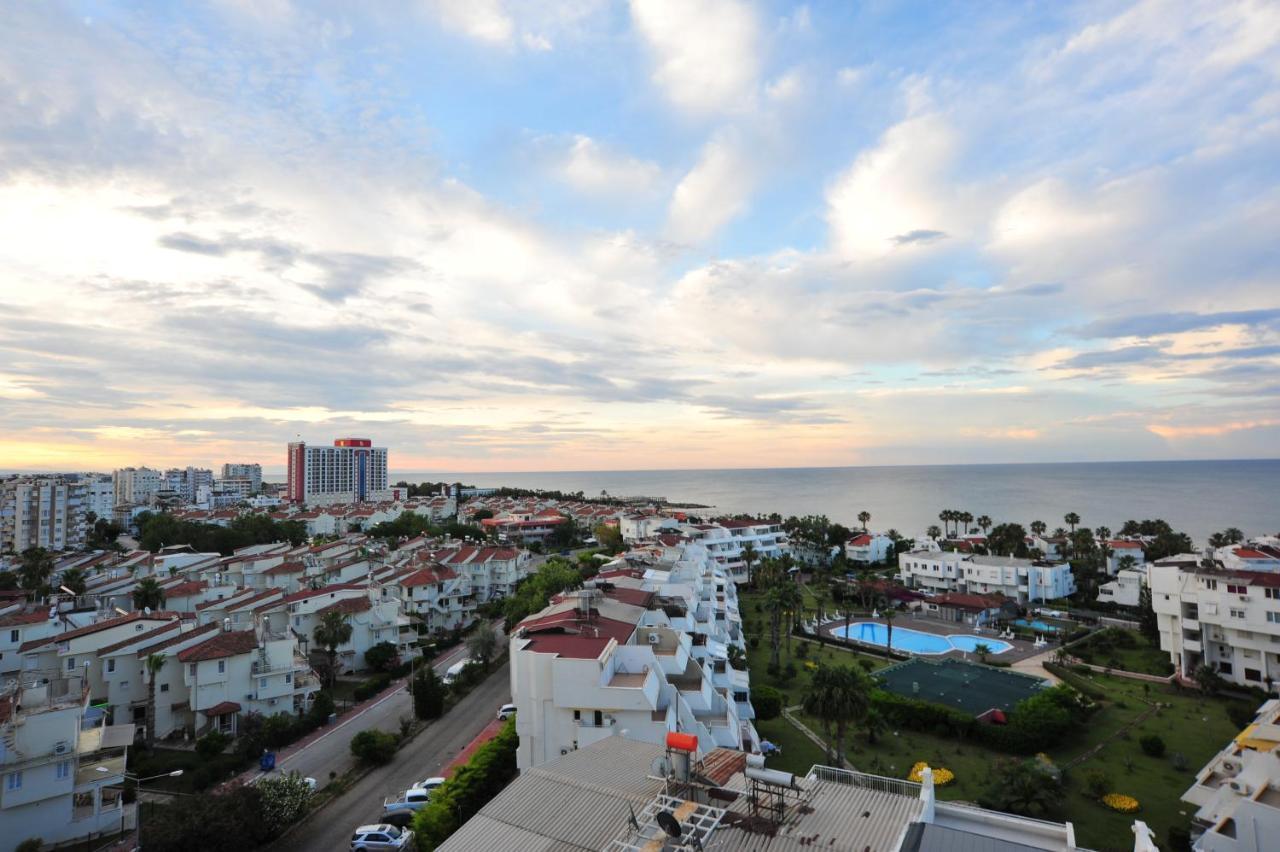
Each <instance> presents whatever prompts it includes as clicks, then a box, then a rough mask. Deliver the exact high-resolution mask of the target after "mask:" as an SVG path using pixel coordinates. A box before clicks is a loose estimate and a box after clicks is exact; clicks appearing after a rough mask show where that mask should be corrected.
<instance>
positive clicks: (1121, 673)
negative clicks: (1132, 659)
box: [1067, 656, 1177, 683]
mask: <svg viewBox="0 0 1280 852" xmlns="http://www.w3.org/2000/svg"><path fill="white" fill-rule="evenodd" d="M1067 665H1071V666H1084V667H1085V668H1086V669H1088V670H1089V671H1093V672H1097V673H1098V674H1110V675H1115V676H1116V677H1123V678H1128V679H1129V680H1144V681H1146V682H1147V683H1173V679H1174V678H1175V677H1177V674H1176V673H1175V674H1171V675H1153V674H1147V673H1146V672H1130V671H1125V670H1124V669H1115V668H1111V667H1110V666H1098V665H1094V664H1093V663H1086V662H1085V661H1084V660H1082V659H1080V658H1079V657H1071V656H1068V657H1067Z"/></svg>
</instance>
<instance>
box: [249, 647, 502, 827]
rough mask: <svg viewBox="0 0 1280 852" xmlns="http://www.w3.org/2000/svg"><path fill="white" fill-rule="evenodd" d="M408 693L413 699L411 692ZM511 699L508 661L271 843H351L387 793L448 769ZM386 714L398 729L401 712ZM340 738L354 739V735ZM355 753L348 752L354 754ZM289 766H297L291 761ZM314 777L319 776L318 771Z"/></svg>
mask: <svg viewBox="0 0 1280 852" xmlns="http://www.w3.org/2000/svg"><path fill="white" fill-rule="evenodd" d="M402 697H404V698H406V699H407V696H402ZM510 700H511V679H510V669H509V668H508V665H507V664H505V663H504V664H503V665H502V666H500V667H499V668H497V669H496V670H494V672H493V673H492V674H491V675H489V677H488V678H486V679H485V681H484V682H483V683H481V684H480V685H478V686H476V687H475V688H474V689H473V690H472V691H471V692H470V693H469V694H468V695H467V696H466V697H465V698H463V699H462V700H461V701H460V702H458V703H457V704H456V705H454V707H453V709H451V710H450V711H449V712H448V713H446V714H445V715H444V716H442V717H441V718H439V719H437V720H436V721H434V722H432V723H431V724H430V726H428V727H427V729H426V730H425V731H423V732H421V733H420V734H418V736H417V737H415V738H414V740H413V741H412V742H411V743H409V745H408V746H406V747H404V748H402V749H401V750H400V751H398V752H396V756H395V759H394V760H393V761H392V762H391V763H390V764H388V765H387V766H382V767H379V768H377V769H374V770H373V771H372V772H370V773H369V774H367V775H365V776H364V777H363V778H361V779H360V780H359V781H358V782H356V785H355V786H354V787H353V788H352V789H350V790H348V791H347V792H346V793H344V794H343V795H341V796H339V797H338V798H337V799H335V800H333V801H332V802H330V803H329V804H327V805H325V806H324V807H323V808H321V809H320V810H319V811H316V812H315V813H313V814H311V815H310V816H308V817H307V818H306V820H304V821H303V822H302V823H301V824H300V825H298V826H297V827H296V828H295V829H294V830H293V831H292V832H291V833H290V834H289V835H287V836H286V837H284V838H282V839H281V840H279V841H277V842H276V843H275V844H273V845H272V846H271V847H270V848H271V849H273V850H277V851H278V852H306V850H319V849H346V848H348V846H349V844H350V841H351V833H352V831H353V830H354V829H355V828H356V827H357V826H360V825H365V824H368V823H374V822H378V820H379V819H380V817H381V814H382V800H383V798H384V797H385V796H389V795H391V794H392V793H395V792H398V791H400V790H404V789H405V788H407V787H408V786H409V785H411V784H412V783H413V782H415V781H420V780H422V779H423V778H428V777H430V776H432V775H440V774H442V773H441V770H442V769H444V767H445V766H447V765H448V764H449V762H450V761H451V760H453V758H454V757H455V756H457V754H458V753H459V752H460V751H462V750H463V749H464V748H466V747H467V744H468V743H470V742H471V741H472V740H473V739H474V738H475V737H476V736H477V735H478V734H480V732H481V731H483V730H484V729H485V727H486V726H487V725H488V724H489V722H491V721H492V720H493V719H494V718H495V717H496V715H497V712H498V708H499V707H501V706H502V705H503V704H506V703H507V702H509V701H510ZM384 715H389V717H390V718H391V719H392V725H391V726H389V727H388V726H383V727H384V729H385V730H392V729H394V727H395V722H394V720H395V719H397V718H398V716H397V715H395V714H394V713H392V714H384ZM366 727H370V726H369V725H368V724H358V725H356V726H355V729H354V730H353V731H352V733H353V734H354V733H355V732H356V731H359V730H362V729H364V728H366ZM339 739H343V740H344V741H346V742H349V740H350V738H349V737H342V738H339ZM344 747H345V742H344ZM349 755H350V752H347V757H348V758H349ZM302 757H303V755H299V758H302ZM288 768H291V767H289V766H286V769H288ZM324 773H325V779H324V780H325V781H327V780H328V770H327V769H325V770H324ZM314 777H316V778H317V779H319V776H318V775H316V776H314Z"/></svg>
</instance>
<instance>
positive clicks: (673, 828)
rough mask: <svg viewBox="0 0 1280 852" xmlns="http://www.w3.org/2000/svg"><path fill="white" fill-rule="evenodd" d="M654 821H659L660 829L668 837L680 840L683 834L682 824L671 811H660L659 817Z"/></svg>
mask: <svg viewBox="0 0 1280 852" xmlns="http://www.w3.org/2000/svg"><path fill="white" fill-rule="evenodd" d="M654 819H656V820H657V821H658V828H660V829H662V830H663V832H664V833H666V835H667V837H673V838H679V837H680V835H681V834H682V833H683V832H681V830H680V822H679V821H678V820H677V819H676V818H675V816H674V815H673V814H672V813H671V811H658V815H657V816H656V817H654Z"/></svg>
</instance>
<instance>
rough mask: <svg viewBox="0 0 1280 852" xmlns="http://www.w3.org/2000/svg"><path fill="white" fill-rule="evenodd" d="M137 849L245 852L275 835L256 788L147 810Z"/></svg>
mask: <svg viewBox="0 0 1280 852" xmlns="http://www.w3.org/2000/svg"><path fill="white" fill-rule="evenodd" d="M141 822H142V836H141V837H140V838H139V844H138V845H139V846H141V847H142V848H143V849H147V850H148V852H186V850H189V849H199V850H201V852H244V850H245V849H250V848H253V847H254V846H260V845H262V844H264V843H266V842H267V841H269V840H271V839H273V838H274V837H275V835H276V833H277V829H275V828H274V827H273V826H272V825H270V824H269V823H268V822H267V820H266V819H265V818H264V816H263V806H262V791H261V790H260V789H259V788H258V785H256V784H253V785H244V786H239V787H236V788H235V789H233V790H231V791H230V792H228V793H223V794H220V795H210V796H182V797H180V798H177V799H175V800H174V801H173V803H172V804H168V805H163V806H160V807H156V808H154V810H153V809H152V808H151V807H148V808H147V818H146V819H145V820H142V821H141Z"/></svg>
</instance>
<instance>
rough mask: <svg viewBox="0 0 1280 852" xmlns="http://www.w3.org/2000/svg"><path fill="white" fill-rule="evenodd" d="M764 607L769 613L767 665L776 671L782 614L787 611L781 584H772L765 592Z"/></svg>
mask: <svg viewBox="0 0 1280 852" xmlns="http://www.w3.org/2000/svg"><path fill="white" fill-rule="evenodd" d="M764 609H765V612H767V613H769V666H770V668H772V669H773V670H774V671H776V670H777V668H778V666H779V665H780V664H781V663H780V661H779V653H780V651H781V649H782V633H781V624H782V616H783V614H784V613H785V612H786V611H787V597H786V593H785V592H783V591H782V587H781V586H773V587H772V588H770V589H769V590H768V591H767V592H765V595H764Z"/></svg>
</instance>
